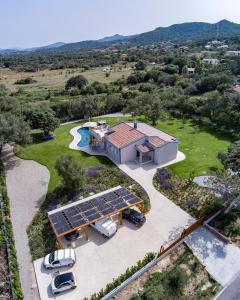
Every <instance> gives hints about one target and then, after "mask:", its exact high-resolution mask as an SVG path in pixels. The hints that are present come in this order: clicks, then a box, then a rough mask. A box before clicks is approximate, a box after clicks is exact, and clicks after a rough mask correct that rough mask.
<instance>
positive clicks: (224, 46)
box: [218, 45, 228, 49]
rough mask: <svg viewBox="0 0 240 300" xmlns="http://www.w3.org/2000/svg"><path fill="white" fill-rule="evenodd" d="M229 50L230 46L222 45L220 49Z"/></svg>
mask: <svg viewBox="0 0 240 300" xmlns="http://www.w3.org/2000/svg"><path fill="white" fill-rule="evenodd" d="M227 48H228V45H221V46H219V47H218V49H227Z"/></svg>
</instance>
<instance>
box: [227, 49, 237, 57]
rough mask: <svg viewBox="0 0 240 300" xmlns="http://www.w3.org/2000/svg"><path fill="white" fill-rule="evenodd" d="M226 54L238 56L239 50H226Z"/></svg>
mask: <svg viewBox="0 0 240 300" xmlns="http://www.w3.org/2000/svg"><path fill="white" fill-rule="evenodd" d="M226 55H227V56H240V51H238V50H236V51H227V52H226Z"/></svg>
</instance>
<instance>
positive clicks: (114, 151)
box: [105, 141, 121, 163]
mask: <svg viewBox="0 0 240 300" xmlns="http://www.w3.org/2000/svg"><path fill="white" fill-rule="evenodd" d="M105 151H106V152H107V154H108V156H109V157H111V159H112V160H113V161H115V162H116V163H121V158H120V149H118V148H117V147H115V146H113V145H112V144H111V143H109V142H108V141H106V142H105Z"/></svg>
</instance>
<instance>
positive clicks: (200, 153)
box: [158, 119, 233, 177]
mask: <svg viewBox="0 0 240 300" xmlns="http://www.w3.org/2000/svg"><path fill="white" fill-rule="evenodd" d="M158 128H160V129H162V130H163V131H166V132H168V133H170V134H172V135H174V136H176V137H177V138H178V139H179V141H180V145H179V150H180V151H182V152H183V153H184V154H185V155H186V159H185V160H184V161H182V162H180V163H177V164H175V165H173V166H171V167H170V168H171V170H173V171H174V173H175V174H176V175H178V176H182V177H187V176H188V175H189V174H190V173H192V172H195V175H204V174H209V173H210V172H212V171H215V170H217V169H221V168H222V167H223V166H222V164H221V162H220V161H219V159H218V158H217V154H218V152H219V151H224V150H226V149H227V148H228V146H229V144H230V143H231V141H233V138H232V137H231V136H230V135H227V134H224V133H220V132H217V131H216V130H214V129H211V128H209V127H207V126H203V125H202V126H199V125H198V124H196V123H194V122H193V121H186V122H183V121H182V120H178V119H172V120H167V121H164V122H159V123H158Z"/></svg>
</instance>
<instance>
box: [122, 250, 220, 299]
mask: <svg viewBox="0 0 240 300" xmlns="http://www.w3.org/2000/svg"><path fill="white" fill-rule="evenodd" d="M219 288H220V286H219V284H218V283H217V282H215V281H214V280H213V279H212V278H211V277H210V276H209V274H208V273H207V271H205V269H204V267H203V266H202V265H201V264H200V263H199V261H198V260H197V259H196V258H195V256H194V255H193V254H192V252H191V251H190V250H188V249H185V250H184V251H183V253H182V254H181V255H180V256H178V258H177V259H176V260H175V261H174V262H173V263H172V264H168V265H167V267H165V268H161V267H160V270H158V271H157V272H151V273H150V275H149V276H148V279H147V280H146V281H145V283H144V285H143V288H142V290H141V291H139V292H138V293H137V294H135V295H132V296H131V299H132V300H141V299H143V300H145V299H159V300H161V299H162V300H165V299H169V300H174V299H182V300H184V299H190V300H198V299H199V300H200V299H206V300H207V299H209V300H210V299H212V298H213V296H214V295H215V294H216V293H217V291H218V290H219ZM117 299H120V298H118V297H117Z"/></svg>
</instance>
